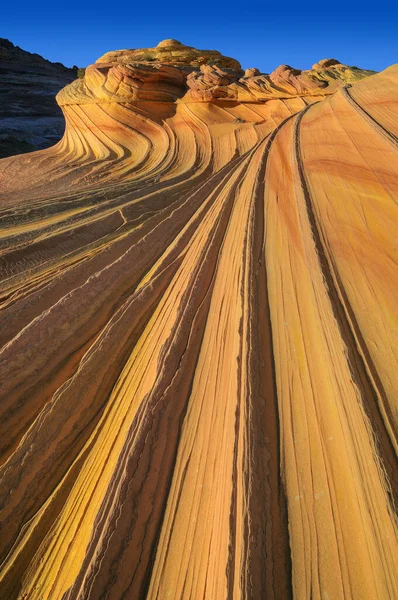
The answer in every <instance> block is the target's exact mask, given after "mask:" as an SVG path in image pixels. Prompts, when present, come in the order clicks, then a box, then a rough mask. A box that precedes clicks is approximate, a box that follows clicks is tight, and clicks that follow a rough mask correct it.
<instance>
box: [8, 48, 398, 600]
mask: <svg viewBox="0 0 398 600" xmlns="http://www.w3.org/2000/svg"><path fill="white" fill-rule="evenodd" d="M174 52H175V53H176V54H174ZM148 54H149V58H150V60H148V56H147V55H148ZM211 54H212V55H213V56H214V54H215V53H211ZM211 54H208V53H205V52H204V51H198V50H195V49H192V48H190V47H186V46H183V45H182V44H180V43H179V42H176V41H175V40H166V41H165V42H161V44H159V45H158V46H157V47H156V48H155V49H149V50H145V51H143V50H139V51H138V50H127V51H120V52H112V53H108V54H107V55H105V57H103V58H102V59H100V60H99V61H97V62H96V63H95V65H92V66H91V67H89V68H88V69H87V71H86V74H85V77H84V79H82V80H79V81H77V82H74V83H72V84H71V85H69V86H67V87H66V88H64V89H63V90H62V91H61V92H60V93H59V94H58V101H59V104H60V105H61V106H62V109H63V112H64V115H65V119H66V130H65V135H64V137H63V139H62V140H61V141H60V142H59V143H58V144H57V145H56V146H54V147H53V148H50V149H46V150H43V151H40V152H35V153H32V154H29V155H24V156H17V157H11V158H8V159H4V160H2V161H1V162H0V184H1V190H2V192H1V193H2V202H1V211H0V248H1V263H0V266H1V269H2V277H1V288H0V289H1V295H0V308H1V310H0V318H1V327H0V356H1V360H0V380H1V382H2V388H1V402H0V409H1V415H0V457H1V464H2V467H1V470H0V507H1V523H2V533H1V541H0V550H1V560H2V563H1V564H2V567H1V570H0V580H1V585H0V598H2V600H12V599H14V598H15V599H17V598H24V599H29V600H39V599H41V600H43V599H45V600H58V599H59V600H71V599H76V600H77V599H79V600H81V599H82V598H85V599H90V600H97V599H99V598H108V599H111V600H116V599H117V600H119V599H122V598H123V599H129V600H130V599H131V600H137V599H141V598H142V599H153V600H154V599H157V600H165V599H168V598H171V599H173V600H174V599H184V600H185V599H188V598H192V599H203V598H205V599H206V600H221V599H223V600H224V599H226V600H227V599H228V600H229V599H230V598H233V599H237V600H248V599H250V600H258V599H265V600H268V599H270V600H285V599H289V598H292V596H294V598H296V599H299V600H308V598H312V599H316V600H325V598H330V599H331V598H336V599H340V598H351V599H353V600H354V599H355V600H356V599H357V598H361V600H375V598H380V599H383V600H384V599H391V600H392V599H394V598H396V597H397V595H398V581H397V570H396V564H397V558H398V556H397V536H396V527H395V521H394V517H393V510H392V502H393V500H394V499H395V500H396V498H397V472H396V454H395V452H396V447H397V444H396V434H397V420H398V414H397V412H398V411H397V404H396V398H397V392H398V369H397V348H398V344H397V340H396V337H395V336H396V289H397V285H396V284H397V271H396V264H397V256H396V246H395V244H396V239H397V233H398V232H397V222H398V219H397V207H396V200H397V198H398V66H394V67H391V68H389V69H387V70H386V71H384V72H382V73H380V74H377V75H372V76H368V75H369V72H365V71H359V70H357V69H350V68H348V67H346V66H344V65H341V64H340V63H338V61H336V60H333V59H326V62H325V61H320V62H319V63H317V64H316V65H314V67H313V69H312V70H310V71H299V70H295V69H293V68H291V67H289V66H286V65H284V66H281V67H279V68H278V69H276V70H275V71H274V72H273V73H272V74H270V75H262V74H260V73H259V72H258V71H257V70H255V69H251V70H248V71H246V72H245V73H243V72H242V71H241V70H240V65H238V64H235V65H234V64H233V63H231V62H230V61H232V59H225V60H226V61H228V64H227V63H224V62H223V61H224V57H222V56H221V55H218V54H217V56H218V58H217V61H218V63H217V64H216V63H214V62H213V61H212V60H211V58H209V60H207V58H208V57H209V56H211ZM159 57H160V58H162V60H161V59H160V58H159ZM203 57H205V58H206V57H207V58H206V60H207V62H206V60H205V61H204V62H200V61H202V59H203ZM152 58H154V59H155V60H152ZM360 79H362V80H361V81H359V80H360Z"/></svg>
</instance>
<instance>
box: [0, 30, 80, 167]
mask: <svg viewBox="0 0 398 600" xmlns="http://www.w3.org/2000/svg"><path fill="white" fill-rule="evenodd" d="M76 74H77V71H76V69H68V68H66V67H64V66H63V65H61V63H51V62H49V61H48V60H45V59H44V58H42V57H41V56H39V55H38V54H31V53H30V52H26V51H25V50H22V49H21V48H19V47H18V46H14V44H12V43H11V42H9V41H8V40H5V39H3V38H0V158H3V157H5V156H9V155H12V154H19V153H20V152H29V151H32V150H37V149H42V148H47V147H48V146H51V145H53V144H55V143H56V142H58V141H59V140H60V139H61V137H62V134H63V132H64V127H65V123H64V119H63V117H62V112H61V110H60V109H59V106H58V105H57V103H56V101H55V96H56V94H57V92H58V91H59V90H60V89H61V88H63V87H64V86H65V85H66V84H68V83H69V82H71V81H73V79H75V77H76Z"/></svg>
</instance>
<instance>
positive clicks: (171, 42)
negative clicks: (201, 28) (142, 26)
mask: <svg viewBox="0 0 398 600" xmlns="http://www.w3.org/2000/svg"><path fill="white" fill-rule="evenodd" d="M174 46H182V43H181V42H179V41H178V40H173V39H172V38H170V39H168V40H163V41H162V42H159V44H158V45H157V46H156V47H157V48H169V47H174Z"/></svg>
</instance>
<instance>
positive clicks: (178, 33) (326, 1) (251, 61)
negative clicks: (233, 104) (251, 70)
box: [0, 0, 398, 72]
mask: <svg viewBox="0 0 398 600" xmlns="http://www.w3.org/2000/svg"><path fill="white" fill-rule="evenodd" d="M396 4H397V3H394V2H392V1H391V0H390V1H386V0H374V2H372V6H370V5H369V0H368V2H367V3H365V2H359V1H357V0H346V1H343V0H320V1H319V2H317V1H314V0H307V1H303V2H301V3H300V2H298V1H296V2H291V1H290V0H284V1H282V0H272V1H271V2H269V1H268V0H263V1H262V2H259V1H258V0H241V2H240V3H237V2H234V1H230V2H226V1H225V0H221V1H217V0H213V1H212V2H209V1H208V0H185V1H184V2H182V1H181V0H177V1H174V2H173V1H172V0H162V1H161V2H157V1H154V0H138V1H137V0H128V1H124V2H120V1H118V2H116V1H112V0H108V1H107V2H104V1H103V0H97V1H92V0H89V1H84V0H81V1H76V0H69V1H68V0H54V1H53V2H48V1H46V0H44V1H40V0H37V1H36V2H35V1H34V0H31V1H30V2H27V1H26V0H22V1H17V0H14V1H12V0H6V1H5V2H4V3H3V5H2V8H1V11H0V37H5V38H8V39H10V40H11V41H12V42H13V43H14V44H16V45H19V46H21V48H24V49H25V50H29V51H30V52H38V53H39V54H41V55H42V56H44V57H45V58H48V59H49V60H52V61H60V62H62V63H64V64H65V65H67V66H72V65H73V64H76V65H78V66H79V67H84V66H86V65H87V64H90V63H92V62H94V61H95V60H96V59H97V58H98V57H99V56H101V55H102V54H104V53H105V52H107V51H108V50H117V49H120V48H142V47H149V46H155V45H156V44H157V43H158V42H159V41H160V40H162V39H165V38H170V37H173V38H176V39H178V40H180V41H181V42H183V43H185V44H187V45H191V46H195V47H197V48H201V49H216V50H220V51H221V52H222V53H223V54H226V55H229V56H233V57H234V58H237V59H238V60H239V61H240V62H241V63H242V66H243V67H244V68H248V67H257V68H259V69H261V70H262V71H263V72H270V71H272V70H273V69H274V68H275V67H277V66H278V65H279V64H282V63H287V64H290V65H292V66H294V67H297V68H301V69H306V68H310V67H311V65H312V64H313V63H315V62H317V61H318V60H320V59H321V58H330V57H333V58H337V59H339V60H340V61H341V62H343V63H346V64H349V65H356V66H359V67H363V68H368V69H374V70H381V69H384V68H385V67H387V66H389V65H390V64H392V63H396V62H398V7H397V6H396Z"/></svg>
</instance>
